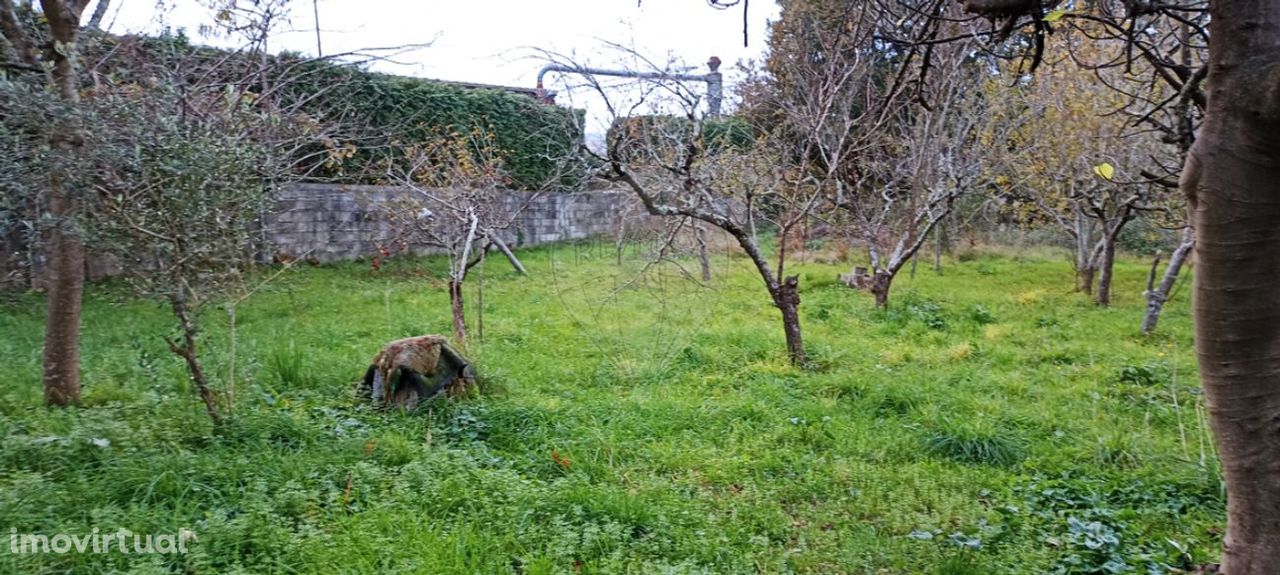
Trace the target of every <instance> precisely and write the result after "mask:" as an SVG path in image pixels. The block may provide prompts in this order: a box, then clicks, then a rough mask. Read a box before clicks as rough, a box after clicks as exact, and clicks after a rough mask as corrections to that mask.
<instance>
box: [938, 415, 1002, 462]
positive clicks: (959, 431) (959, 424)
mask: <svg viewBox="0 0 1280 575" xmlns="http://www.w3.org/2000/svg"><path fill="white" fill-rule="evenodd" d="M1022 443H1023V442H1022V440H1021V439H1020V438H1018V437H1017V436H1016V435H1014V434H1013V433H1012V432H1010V431H1007V430H1004V429H1001V428H999V427H998V426H995V425H992V424H990V423H988V422H987V420H985V419H968V420H963V421H957V420H954V419H948V420H944V421H943V423H942V425H941V426H940V428H939V429H938V430H937V431H935V432H933V433H932V434H930V435H929V436H928V437H927V438H926V439H925V449H926V450H928V452H929V453H930V454H932V455H934V456H937V457H944V458H947V459H951V460H953V461H959V462H961V463H972V464H977V465H991V466H995V467H1009V466H1011V465H1013V464H1015V463H1017V462H1019V461H1021V460H1022V457H1023V448H1022Z"/></svg>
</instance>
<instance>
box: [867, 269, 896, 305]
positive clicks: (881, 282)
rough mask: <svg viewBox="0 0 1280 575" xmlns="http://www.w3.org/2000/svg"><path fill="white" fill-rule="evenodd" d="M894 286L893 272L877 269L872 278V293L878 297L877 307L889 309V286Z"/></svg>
mask: <svg viewBox="0 0 1280 575" xmlns="http://www.w3.org/2000/svg"><path fill="white" fill-rule="evenodd" d="M891 287H893V274H891V273H889V272H886V271H884V270H876V272H875V275H874V276H872V278H871V294H872V295H874V296H875V297H876V307H877V308H880V309H888V307H889V288H891Z"/></svg>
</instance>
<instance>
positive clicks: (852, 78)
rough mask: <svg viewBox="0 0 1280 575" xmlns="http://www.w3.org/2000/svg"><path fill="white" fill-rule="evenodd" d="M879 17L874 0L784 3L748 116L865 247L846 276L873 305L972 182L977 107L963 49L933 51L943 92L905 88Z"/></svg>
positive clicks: (974, 76) (974, 74) (884, 297)
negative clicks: (784, 149)
mask: <svg viewBox="0 0 1280 575" xmlns="http://www.w3.org/2000/svg"><path fill="white" fill-rule="evenodd" d="M882 17H883V12H882V11H881V10H880V8H879V7H878V6H877V5H876V4H875V3H842V2H828V1H823V0H803V1H797V2H788V3H787V4H786V5H784V7H783V18H782V21H781V22H780V23H779V24H778V25H777V26H775V28H774V31H773V34H772V36H771V38H770V48H771V52H770V55H769V60H768V71H769V76H768V77H766V78H764V79H763V80H762V81H761V82H760V86H759V88H757V89H755V90H754V91H753V92H752V95H753V96H754V100H755V101H754V102H752V101H751V99H750V98H749V99H748V101H749V103H751V104H753V106H752V109H751V110H750V111H749V112H748V113H750V114H756V115H761V116H763V117H765V118H769V119H771V120H772V122H773V123H774V124H775V125H778V126H780V127H781V128H780V129H779V130H778V132H779V133H780V135H781V137H783V138H785V139H786V140H787V141H789V142H790V143H791V149H790V154H789V155H788V160H790V161H791V162H793V163H794V165H795V166H796V167H797V169H798V170H799V171H800V172H801V173H802V174H803V177H804V179H805V181H806V182H808V183H810V185H813V186H815V187H817V188H818V189H821V190H823V192H824V195H825V197H826V200H827V203H828V204H829V205H830V206H832V207H834V208H835V213H832V214H830V215H828V216H826V218H827V219H828V221H830V222H831V223H833V224H836V226H837V227H839V228H842V229H845V230H847V232H848V234H849V235H850V236H853V237H855V238H857V239H858V240H860V241H862V242H864V243H865V245H866V248H867V254H868V256H869V258H870V260H871V270H870V271H865V270H859V269H855V273H854V274H851V275H850V276H846V281H848V282H849V283H850V284H851V285H854V286H857V287H862V288H866V289H868V290H869V291H871V292H872V293H873V294H874V295H875V298H876V304H877V305H878V306H880V307H884V306H886V305H887V304H888V297H889V290H890V287H891V286H892V282H893V279H894V277H896V275H897V273H898V272H899V271H900V270H901V269H902V267H903V266H904V265H905V264H906V262H908V261H910V260H911V258H912V257H913V256H914V255H915V254H916V253H917V252H918V251H919V250H920V248H921V246H923V245H924V243H925V241H926V239H927V238H928V236H929V234H930V232H931V231H932V230H933V229H934V227H935V226H936V225H937V224H938V222H940V221H942V219H943V218H945V217H946V216H947V214H948V213H949V212H950V210H951V209H952V206H953V204H954V202H955V200H956V199H957V198H959V197H960V196H962V195H963V194H964V193H966V192H967V191H968V190H969V189H971V188H972V187H973V186H974V185H975V183H976V182H977V180H978V177H979V175H980V170H979V169H978V167H977V163H976V160H977V155H976V154H975V153H974V150H975V149H976V144H977V141H976V136H977V133H976V132H977V130H976V127H977V124H978V119H979V118H980V114H981V110H982V108H983V107H984V103H983V101H982V98H981V96H980V94H979V90H976V89H975V88H976V87H977V86H978V84H979V78H980V77H981V74H980V69H979V67H978V66H977V65H975V64H974V63H972V62H970V61H969V58H968V57H967V55H968V52H971V51H972V50H968V51H966V48H965V47H964V46H951V47H948V48H947V49H945V50H938V51H939V52H940V54H938V55H937V56H936V57H935V58H934V59H933V60H932V61H931V65H932V66H933V67H932V70H931V72H932V73H933V74H934V78H935V80H936V81H937V82H938V84H939V89H938V90H937V94H935V95H934V96H933V97H932V98H931V99H930V100H929V101H926V100H925V99H923V97H922V95H921V94H920V93H918V92H914V91H912V90H910V89H908V86H907V84H906V83H903V82H901V81H900V80H901V78H902V77H904V75H905V72H903V71H899V70H897V69H896V67H895V65H896V62H897V61H898V60H900V59H901V58H902V55H901V54H898V53H895V52H894V51H893V50H890V49H888V48H887V46H885V45H884V44H882V43H880V41H879V40H878V39H877V30H878V29H879V26H880V25H881V24H880V19H881V18H882ZM942 52H945V54H942ZM921 73H924V72H923V71H921Z"/></svg>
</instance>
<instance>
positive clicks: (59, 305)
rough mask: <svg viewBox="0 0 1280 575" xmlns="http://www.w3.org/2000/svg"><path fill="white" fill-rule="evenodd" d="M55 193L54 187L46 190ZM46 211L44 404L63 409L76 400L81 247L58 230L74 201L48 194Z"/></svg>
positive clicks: (65, 223)
mask: <svg viewBox="0 0 1280 575" xmlns="http://www.w3.org/2000/svg"><path fill="white" fill-rule="evenodd" d="M51 187H52V188H54V189H55V190H56V189H57V188H58V187H59V184H58V183H56V180H55V183H54V184H53V185H52V186H51ZM49 212H50V213H51V214H52V215H53V216H54V217H55V218H56V219H57V221H56V222H55V223H54V224H53V227H51V228H50V229H49V230H47V231H46V232H45V234H44V235H45V240H44V242H45V245H44V248H45V253H46V254H47V257H48V264H47V267H46V274H47V275H46V277H45V294H46V297H47V299H48V302H47V305H46V307H45V331H44V402H45V404H46V405H54V406H65V405H71V404H76V403H79V402H80V311H81V296H82V295H83V293H84V246H83V245H82V244H81V243H80V239H79V238H77V237H76V236H75V232H74V231H71V230H67V229H64V228H66V227H68V226H69V225H70V223H69V222H68V221H66V220H68V219H70V218H72V217H74V216H75V209H74V203H73V202H72V201H71V200H70V199H69V198H68V197H67V196H66V194H65V193H64V192H61V191H53V193H51V194H50V197H49Z"/></svg>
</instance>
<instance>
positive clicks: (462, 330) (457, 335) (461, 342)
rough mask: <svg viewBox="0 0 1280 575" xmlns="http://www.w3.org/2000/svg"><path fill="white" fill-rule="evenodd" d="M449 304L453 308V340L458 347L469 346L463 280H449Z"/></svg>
mask: <svg viewBox="0 0 1280 575" xmlns="http://www.w3.org/2000/svg"><path fill="white" fill-rule="evenodd" d="M449 304H450V305H451V306H452V307H453V339H454V341H455V342H456V343H457V344H458V347H461V348H464V349H465V348H466V345H467V319H466V312H465V310H464V309H463V307H462V280H456V279H450V280H449Z"/></svg>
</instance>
